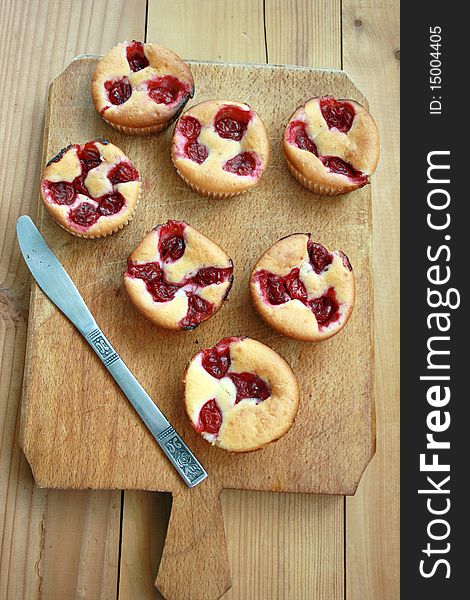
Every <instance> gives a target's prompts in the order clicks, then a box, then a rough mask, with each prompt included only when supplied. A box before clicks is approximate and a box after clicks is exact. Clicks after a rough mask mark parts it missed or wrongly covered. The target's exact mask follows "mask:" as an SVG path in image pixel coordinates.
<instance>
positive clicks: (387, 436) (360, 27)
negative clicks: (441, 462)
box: [343, 0, 400, 600]
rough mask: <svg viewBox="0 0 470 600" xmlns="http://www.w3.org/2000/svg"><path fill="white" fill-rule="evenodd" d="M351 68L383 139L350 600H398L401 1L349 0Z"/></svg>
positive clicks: (349, 520)
mask: <svg viewBox="0 0 470 600" xmlns="http://www.w3.org/2000/svg"><path fill="white" fill-rule="evenodd" d="M343 51H344V69H345V70H346V71H347V72H348V73H349V74H350V75H351V76H352V77H353V79H354V81H355V82H356V83H357V84H358V86H359V87H360V88H361V89H362V90H363V91H364V93H365V94H366V95H367V97H368V99H369V102H370V108H371V112H372V114H373V115H374V117H375V118H376V119H377V123H378V126H379V130H380V133H381V146H382V156H381V160H380V163H379V167H378V170H377V172H376V174H375V176H374V182H373V186H372V192H373V198H374V200H375V201H374V202H373V207H374V213H373V223H374V253H373V254H374V279H375V307H376V318H375V321H376V328H375V351H376V373H377V374H380V376H377V377H376V405H377V455H376V457H375V458H374V460H373V462H372V463H371V465H370V467H369V468H368V469H367V471H366V474H365V476H364V478H363V479H362V482H361V485H360V487H359V491H358V493H357V494H356V496H355V497H354V498H348V499H347V503H346V506H347V511H346V524H347V552H346V564H347V567H346V572H347V583H346V589H347V598H348V600H377V598H380V599H381V600H396V598H398V597H399V460H400V459H399V318H398V311H399V306H400V301H399V286H400V279H399V211H400V205H399V185H398V183H397V182H398V181H399V176H400V171H399V165H400V155H399V59H400V53H399V3H398V2H397V1H395V0H388V1H386V2H383V1H379V0H372V1H371V2H362V1H358V0H343Z"/></svg>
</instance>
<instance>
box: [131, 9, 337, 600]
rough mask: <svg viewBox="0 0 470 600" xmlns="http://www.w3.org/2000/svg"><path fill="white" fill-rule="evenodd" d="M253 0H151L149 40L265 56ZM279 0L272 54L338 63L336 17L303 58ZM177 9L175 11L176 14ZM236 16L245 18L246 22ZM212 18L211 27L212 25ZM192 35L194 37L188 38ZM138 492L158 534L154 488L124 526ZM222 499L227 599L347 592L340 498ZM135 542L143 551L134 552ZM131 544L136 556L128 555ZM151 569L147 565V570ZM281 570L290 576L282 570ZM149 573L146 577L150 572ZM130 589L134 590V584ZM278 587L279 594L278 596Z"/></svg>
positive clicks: (135, 562) (183, 49) (185, 51)
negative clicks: (329, 35)
mask: <svg viewBox="0 0 470 600" xmlns="http://www.w3.org/2000/svg"><path fill="white" fill-rule="evenodd" d="M214 4H217V7H218V8H219V7H220V11H219V13H218V20H215V19H214V16H213V14H214V13H211V18H210V19H209V20H208V19H207V18H203V15H202V14H201V11H206V12H207V11H210V10H211V8H212V7H213V6H214ZM222 4H223V8H222ZM253 4H255V5H256V6H255V8H256V11H255V14H256V15H259V14H260V12H261V10H262V8H261V4H262V2H255V3H250V2H243V1H237V2H234V3H232V2H230V3H221V2H218V3H214V2H212V3H211V2H205V3H204V4H203V5H201V3H198V4H197V8H196V4H195V3H188V2H186V3H174V2H166V1H165V2H162V1H161V0H159V1H158V2H157V1H156V0H150V2H149V20H148V32H147V39H149V40H151V39H152V40H153V39H157V41H160V42H161V43H163V44H167V45H169V46H170V47H174V49H175V50H176V51H177V52H179V53H180V54H181V55H182V56H186V57H191V58H199V59H206V60H233V61H254V62H256V61H259V62H261V61H264V60H265V54H264V51H265V48H264V43H263V39H262V31H263V30H262V27H263V25H264V24H263V23H261V22H260V19H259V16H257V17H256V18H255V19H253V20H251V21H250V20H247V19H246V17H245V15H246V14H247V10H249V8H251V10H253ZM282 4H284V3H282ZM282 4H281V3H280V4H279V5H278V6H275V7H274V11H273V10H272V7H271V6H270V2H267V9H268V10H267V13H268V14H267V21H269V23H270V26H269V27H267V36H268V40H269V47H270V60H271V61H272V62H279V63H294V64H295V63H296V62H297V61H299V62H300V63H301V64H307V65H308V64H310V65H311V66H332V67H337V66H339V65H340V56H341V51H340V39H339V37H338V31H339V28H340V22H339V17H338V16H336V17H334V18H333V17H331V23H332V27H333V28H334V31H335V42H334V43H330V41H329V40H328V39H326V40H324V42H325V43H323V44H321V45H320V44H316V43H314V44H313V47H312V49H311V50H310V49H309V51H308V59H305V60H303V59H302V60H300V59H299V58H296V57H295V56H294V57H293V56H292V55H291V54H290V53H289V47H290V46H289V45H288V44H284V40H286V39H289V40H292V38H293V36H296V38H297V39H300V40H304V41H305V37H303V35H302V34H301V28H299V27H298V26H296V24H295V23H293V22H292V21H291V20H290V17H291V14H292V13H291V10H288V9H286V8H284V7H283V6H282ZM296 4H298V3H296ZM208 5H209V7H208ZM227 5H230V7H232V8H228V9H226V13H224V8H225V7H226V6H227ZM234 5H235V8H233V6H234ZM301 5H302V6H304V7H306V8H305V10H307V11H308V7H309V6H313V7H314V8H315V10H314V11H313V12H314V14H319V13H321V14H322V19H323V20H325V19H328V18H329V15H332V14H337V13H338V3H336V2H335V3H334V5H332V4H330V5H329V6H327V7H326V11H324V10H323V3H322V2H320V1H318V2H303V3H301ZM247 7H248V8H247ZM173 11H176V12H177V13H178V14H177V16H176V20H175V16H174V14H175V13H174V12H173ZM220 12H221V13H222V14H220ZM275 13H276V14H275ZM252 14H253V13H252ZM178 15H179V17H180V18H178ZM186 15H187V17H186ZM228 15H229V16H230V19H229V17H228ZM239 16H240V17H241V20H244V22H243V23H241V25H240V21H239V20H238V19H239ZM206 17H207V15H206ZM175 22H176V23H178V24H182V23H184V26H179V27H175ZM227 22H229V23H230V25H231V27H230V29H229V30H227V28H226V25H225V24H226V23H227ZM207 23H210V24H211V26H210V27H207ZM252 23H257V25H256V27H255V32H254V34H253V33H252V34H250V36H249V39H248V37H247V35H246V32H247V30H248V29H249V28H250V27H251V24H252ZM283 23H284V25H283ZM287 23H288V26H286V24H287ZM218 25H219V29H220V30H222V31H224V36H225V38H223V37H222V38H219V37H218V34H217V33H216V31H217V26H218ZM271 27H273V28H274V27H275V31H276V33H272V31H274V29H271ZM318 31H322V27H321V26H320V27H318V28H317V31H315V32H314V33H315V36H317V35H318ZM244 32H245V33H244ZM309 37H310V36H309ZM312 37H314V36H312ZM189 39H191V43H188V40H189ZM254 39H255V40H257V43H256V44H253V42H252V40H254ZM234 40H235V41H234ZM276 45H279V46H280V47H281V48H282V51H281V50H279V51H278V52H277V53H276V51H275V47H276ZM271 54H272V58H271ZM309 61H310V62H309ZM134 495H140V496H141V497H143V498H144V502H146V503H147V506H146V507H143V508H141V509H140V515H142V514H144V519H143V521H144V522H145V529H147V530H149V531H151V532H152V534H151V536H150V537H153V535H155V536H161V533H162V528H163V529H165V528H166V523H157V524H156V523H155V522H154V520H153V519H152V518H150V517H149V515H151V514H152V511H151V510H149V505H152V503H153V502H154V500H153V498H152V496H151V495H150V494H145V493H140V492H126V494H125V497H126V502H125V504H124V526H126V523H127V522H129V523H130V525H129V527H132V524H133V523H135V521H136V518H137V515H136V512H135V511H133V510H132V511H130V512H128V511H127V508H126V503H127V498H128V497H129V496H134ZM160 496H161V495H160ZM221 501H222V507H223V511H224V522H225V530H226V536H227V543H228V546H229V556H230V563H231V571H232V582H233V588H232V589H231V590H230V591H229V592H228V593H227V594H226V595H225V596H224V597H225V598H231V599H232V600H235V599H240V600H241V599H246V598H260V600H261V599H263V598H270V599H271V598H281V597H284V598H286V600H287V599H288V600H303V599H304V598H315V599H317V598H318V600H322V599H323V598H329V599H330V600H339V599H341V598H343V595H344V594H343V576H344V571H343V499H342V498H335V497H322V496H320V497H316V496H312V495H298V494H297V495H294V494H276V495H273V494H266V493H258V492H237V491H232V490H226V491H225V492H224V493H223V494H222V498H221ZM127 506H129V505H127ZM141 543H142V542H141ZM125 544H126V535H123V555H124V553H125V555H126V557H127V561H126V563H124V562H122V564H121V590H122V591H123V590H124V589H126V585H125V582H126V580H128V581H131V582H132V581H133V574H134V573H135V572H138V573H141V564H142V563H141V559H140V558H139V555H140V556H142V555H148V554H149V553H150V546H149V545H148V542H147V546H146V548H145V549H144V550H143V554H142V549H141V544H139V545H134V544H133V543H132V542H130V543H129V544H128V545H127V547H126V546H125ZM136 548H139V550H138V551H137V550H136ZM131 551H133V556H131V555H130V552H131ZM322 557H326V560H322ZM292 565H294V568H292ZM151 568H152V567H151V566H149V567H148V569H147V573H148V572H149V570H150V569H151ZM281 574H283V575H284V574H286V576H285V577H283V575H281ZM146 577H147V581H149V577H148V575H147V576H146ZM127 589H130V590H131V589H132V586H129V587H128V588H127ZM144 590H145V591H144ZM280 590H282V594H281V592H280ZM312 590H314V592H313V591H312ZM278 591H279V595H276V594H277V592H278ZM139 592H140V594H141V595H140V597H141V598H142V599H147V598H157V597H159V596H158V592H157V595H155V591H154V590H153V589H152V588H151V587H150V586H149V587H148V588H144V587H142V586H140V587H139ZM144 593H145V595H144ZM314 593H315V596H314V595H313V594H314ZM120 597H121V598H124V599H125V600H128V599H129V600H130V599H131V598H132V597H133V596H132V595H130V594H123V593H121V596H120Z"/></svg>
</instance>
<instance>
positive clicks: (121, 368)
mask: <svg viewBox="0 0 470 600" xmlns="http://www.w3.org/2000/svg"><path fill="white" fill-rule="evenodd" d="M16 232H17V237H18V242H19V245H20V249H21V252H22V254H23V258H24V259H25V261H26V265H27V266H28V268H29V270H30V271H31V274H32V275H33V277H34V279H35V280H36V282H37V283H38V285H39V287H40V288H41V289H42V291H43V292H44V293H45V294H46V296H48V297H49V298H50V299H51V300H52V302H53V303H54V304H55V305H56V306H57V307H58V308H59V309H60V310H61V311H62V312H63V313H64V315H65V316H66V317H68V318H69V319H70V321H71V322H72V323H73V324H74V325H75V327H76V328H77V329H78V331H80V333H81V334H82V335H83V336H84V338H85V339H86V340H87V342H88V343H89V344H90V346H91V347H92V348H93V350H94V351H95V352H96V354H97V355H98V356H99V358H100V359H101V362H102V363H103V364H104V365H105V367H106V368H107V369H108V371H109V372H110V373H111V375H112V376H113V378H114V379H115V381H116V382H117V384H118V385H119V387H120V388H121V389H122V391H123V392H124V394H125V395H126V396H127V398H128V399H129V401H130V402H131V404H132V405H133V406H134V408H135V410H136V411H137V413H138V414H139V416H140V417H141V419H142V420H143V421H144V423H145V425H146V426H147V427H148V429H149V430H150V432H151V433H152V435H153V437H154V438H155V439H156V441H157V442H158V444H159V445H160V446H161V448H162V450H163V451H164V453H165V454H166V456H167V457H168V459H169V460H170V462H171V463H172V464H173V466H174V467H175V468H176V470H177V471H178V473H179V474H180V475H181V477H182V478H183V480H184V481H185V483H186V484H187V485H188V486H189V487H194V486H195V485H197V484H198V483H201V481H203V480H204V479H205V478H206V477H207V473H206V471H205V470H204V468H203V466H202V465H201V464H200V463H199V461H198V460H197V459H196V457H195V456H194V454H193V453H192V452H191V450H190V449H189V448H188V447H187V446H186V444H185V443H184V441H183V440H182V439H181V437H180V436H179V435H178V433H177V432H176V431H175V430H174V429H173V427H172V426H171V424H170V422H169V421H168V420H167V419H166V417H165V416H164V415H163V413H162V412H161V411H160V409H159V408H158V407H157V406H156V404H155V403H154V402H153V400H152V399H151V398H150V396H149V395H148V394H147V392H146V391H145V390H144V389H143V387H142V386H141V385H140V383H139V382H138V381H137V379H136V378H135V377H134V375H133V374H132V373H131V372H130V370H129V369H128V368H127V366H126V365H125V364H124V362H123V360H122V359H121V357H120V356H119V354H118V353H117V352H116V351H115V349H114V348H113V346H112V345H111V343H110V342H109V340H108V339H107V338H106V336H105V335H104V333H103V332H102V331H101V329H100V328H99V327H98V325H97V324H96V321H95V319H94V318H93V315H92V314H91V312H90V310H89V309H88V307H87V305H86V304H85V302H84V301H83V298H82V297H81V296H80V293H79V291H78V290H77V288H76V287H75V284H74V283H73V281H72V280H71V278H70V277H69V275H68V273H67V271H66V270H65V269H64V267H63V266H62V265H61V264H60V262H59V261H58V260H57V258H56V257H55V255H54V253H53V252H52V250H51V249H50V248H49V246H48V245H47V244H46V242H45V241H44V238H43V237H42V235H41V234H40V233H39V231H38V229H37V228H36V226H35V225H34V223H33V222H32V221H31V219H30V218H29V217H28V216H26V215H23V216H21V217H20V218H19V219H18V221H17V224H16Z"/></svg>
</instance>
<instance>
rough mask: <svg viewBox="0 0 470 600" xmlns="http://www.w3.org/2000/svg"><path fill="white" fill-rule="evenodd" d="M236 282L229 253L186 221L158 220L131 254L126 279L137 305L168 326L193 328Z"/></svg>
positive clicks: (154, 321) (215, 307) (208, 313)
mask: <svg viewBox="0 0 470 600" xmlns="http://www.w3.org/2000/svg"><path fill="white" fill-rule="evenodd" d="M232 282H233V264H232V261H231V260H230V258H229V257H228V256H227V254H226V253H225V252H224V251H223V250H222V249H221V248H220V247H219V246H218V245H217V244H215V243H214V242H212V241H211V240H209V239H208V238H207V237H206V236H205V235H203V234H202V233H200V232H199V231H197V230H196V229H194V228H193V227H191V226H190V225H188V223H186V222H184V221H168V222H167V223H165V224H162V225H157V227H155V228H154V229H153V230H152V231H150V232H149V233H148V234H147V235H146V237H145V238H144V239H143V240H142V242H141V243H140V244H139V246H138V247H137V248H136V249H135V250H134V252H133V253H132V254H131V255H130V256H129V259H128V263H127V270H126V272H125V274H124V284H125V287H126V290H127V293H128V294H129V297H130V299H131V300H132V302H133V303H134V305H135V306H136V308H137V309H139V310H140V311H141V312H142V313H143V315H144V316H145V317H147V318H148V319H149V320H150V321H152V322H153V323H155V325H158V326H159V327H163V328H165V329H175V330H189V329H194V328H195V327H197V326H198V325H199V324H200V323H202V322H203V321H207V319H210V318H211V317H212V316H213V315H214V314H215V313H216V312H217V311H218V310H219V309H220V308H221V306H222V304H223V303H224V301H225V299H226V298H227V295H228V293H229V291H230V288H231V286H232Z"/></svg>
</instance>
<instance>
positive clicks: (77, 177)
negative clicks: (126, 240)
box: [41, 140, 141, 238]
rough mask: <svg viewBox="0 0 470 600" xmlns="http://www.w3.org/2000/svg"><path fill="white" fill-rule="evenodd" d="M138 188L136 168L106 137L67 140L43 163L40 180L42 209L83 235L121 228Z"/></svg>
mask: <svg viewBox="0 0 470 600" xmlns="http://www.w3.org/2000/svg"><path fill="white" fill-rule="evenodd" d="M140 190H141V185H140V178H139V173H138V171H137V169H136V168H135V167H134V165H133V164H132V163H131V161H130V160H129V159H128V158H127V156H126V155H125V154H124V152H123V151H122V150H120V149H119V148H118V147H117V146H114V145H113V144H110V143H109V142H107V141H106V140H92V141H90V142H86V143H85V144H73V145H70V146H67V148H64V149H63V150H61V151H60V152H59V154H57V155H56V156H55V157H54V158H52V159H51V160H50V161H49V162H48V163H47V165H46V168H45V170H44V173H43V175H42V180H41V197H42V201H43V203H44V206H45V208H46V210H47V212H48V213H49V214H50V215H51V217H52V218H53V219H54V221H56V222H57V223H58V224H59V225H60V226H61V227H63V228H64V229H66V230H67V231H69V232H70V233H73V235H77V236H79V237H84V238H96V237H104V236H106V235H109V234H111V233H114V232H115V231H118V230H119V229H122V227H124V225H126V224H127V223H128V222H129V221H130V220H131V219H132V216H133V214H134V210H135V207H136V204H137V202H138V199H139V196H140Z"/></svg>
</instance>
